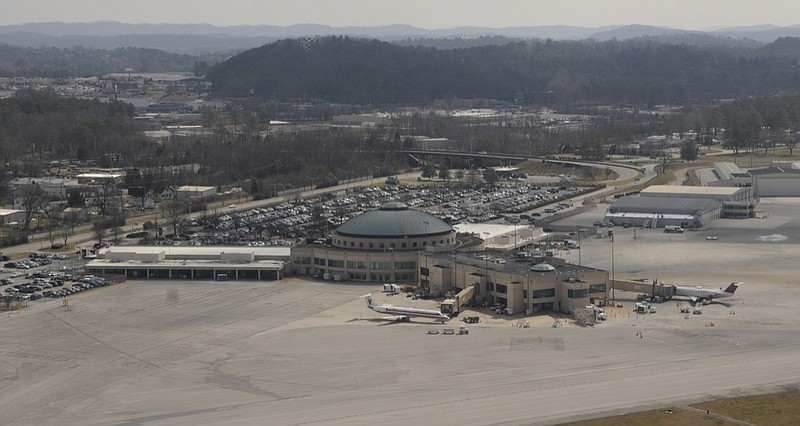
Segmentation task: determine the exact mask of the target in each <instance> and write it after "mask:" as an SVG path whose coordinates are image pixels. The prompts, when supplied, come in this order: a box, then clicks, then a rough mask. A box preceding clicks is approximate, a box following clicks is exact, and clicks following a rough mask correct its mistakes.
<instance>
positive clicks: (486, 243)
mask: <svg viewBox="0 0 800 426" xmlns="http://www.w3.org/2000/svg"><path fill="white" fill-rule="evenodd" d="M483 234H484V235H486V238H485V240H484V243H483V246H484V252H486V253H484V255H483V281H484V286H485V285H486V283H488V282H489V253H488V250H489V233H488V232H484V233H483ZM492 300H494V296H492Z"/></svg>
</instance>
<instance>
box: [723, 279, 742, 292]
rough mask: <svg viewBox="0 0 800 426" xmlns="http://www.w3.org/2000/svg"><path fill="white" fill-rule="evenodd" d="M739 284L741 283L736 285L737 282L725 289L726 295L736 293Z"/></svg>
mask: <svg viewBox="0 0 800 426" xmlns="http://www.w3.org/2000/svg"><path fill="white" fill-rule="evenodd" d="M739 284H740V283H736V282H733V283H731V284H730V285H729V286H728V288H726V289H725V293H730V294H733V293H736V289H737V288H739Z"/></svg>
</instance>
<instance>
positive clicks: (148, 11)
mask: <svg viewBox="0 0 800 426" xmlns="http://www.w3.org/2000/svg"><path fill="white" fill-rule="evenodd" d="M2 3H4V4H3V7H2V14H0V25H2V24H21V23H26V22H50V21H61V22H89V21H98V20H113V21H120V22H127V23H209V24H215V25H220V26H226V25H238V24H248V25H258V24H270V25H291V24H298V23H315V24H328V25H332V26H348V25H356V26H374V25H386V24H409V25H414V26H417V27H422V28H427V29H437V28H451V27H456V26H484V27H510V26H537V25H576V26H585V27H598V26H605V25H619V24H645V25H657V26H669V27H674V28H682V29H710V28H719V27H727V26H747V25H760V24H774V25H778V26H788V25H795V24H800V0H760V1H758V0H550V1H542V0H295V1H275V0H158V1H156V0H124V1H118V0H29V1H18V0H2Z"/></svg>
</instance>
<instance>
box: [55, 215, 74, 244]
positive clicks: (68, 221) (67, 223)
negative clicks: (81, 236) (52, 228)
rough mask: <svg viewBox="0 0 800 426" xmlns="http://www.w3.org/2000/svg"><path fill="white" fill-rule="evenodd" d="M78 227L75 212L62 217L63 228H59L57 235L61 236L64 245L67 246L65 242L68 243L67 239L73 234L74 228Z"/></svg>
mask: <svg viewBox="0 0 800 426" xmlns="http://www.w3.org/2000/svg"><path fill="white" fill-rule="evenodd" d="M77 225H78V214H77V213H75V212H70V213H67V214H66V215H65V216H64V226H62V227H61V230H60V231H59V233H60V234H61V238H63V239H64V245H65V246H66V245H67V241H69V237H71V236H72V235H73V234H74V233H75V227H76V226H77Z"/></svg>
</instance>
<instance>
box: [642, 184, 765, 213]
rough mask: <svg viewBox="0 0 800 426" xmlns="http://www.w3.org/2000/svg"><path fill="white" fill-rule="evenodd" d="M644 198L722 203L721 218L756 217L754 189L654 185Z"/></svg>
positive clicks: (745, 187)
mask: <svg viewBox="0 0 800 426" xmlns="http://www.w3.org/2000/svg"><path fill="white" fill-rule="evenodd" d="M640 196H641V197H642V198H644V197H650V198H668V199H675V198H695V199H703V200H715V201H719V202H721V203H722V215H721V217H727V218H748V217H753V216H754V215H755V208H756V200H755V198H753V189H752V188H751V187H749V186H744V187H717V186H677V185H653V186H650V187H648V188H645V189H643V190H642V192H641V193H640Z"/></svg>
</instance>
